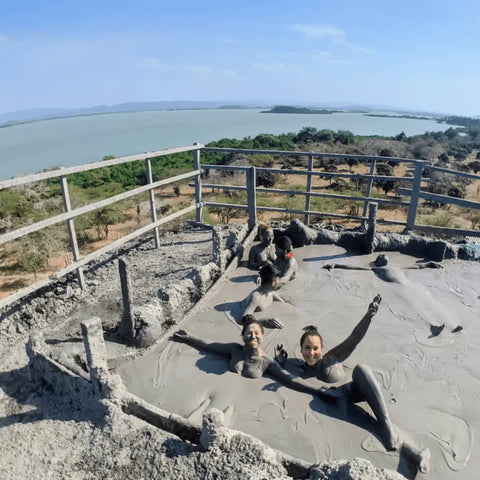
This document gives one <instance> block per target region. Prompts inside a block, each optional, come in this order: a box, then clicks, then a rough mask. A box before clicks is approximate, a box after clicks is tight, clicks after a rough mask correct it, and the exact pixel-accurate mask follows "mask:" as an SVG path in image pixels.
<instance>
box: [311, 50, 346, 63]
mask: <svg viewBox="0 0 480 480" xmlns="http://www.w3.org/2000/svg"><path fill="white" fill-rule="evenodd" d="M313 59H314V60H317V61H319V62H323V63H331V64H337V65H346V64H347V63H349V62H347V61H346V60H337V59H335V58H333V56H332V54H331V53H330V52H327V51H323V52H320V53H317V54H316V55H314V56H313Z"/></svg>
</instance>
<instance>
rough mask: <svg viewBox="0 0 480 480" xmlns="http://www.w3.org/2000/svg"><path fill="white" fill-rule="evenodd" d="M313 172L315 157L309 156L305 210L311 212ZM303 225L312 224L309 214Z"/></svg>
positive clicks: (305, 217)
mask: <svg viewBox="0 0 480 480" xmlns="http://www.w3.org/2000/svg"><path fill="white" fill-rule="evenodd" d="M312 171H313V156H312V155H309V156H308V175H307V195H306V196H305V210H306V211H307V212H308V211H310V193H311V192H312V175H311V172H312ZM303 223H304V224H305V225H308V224H309V223H310V215H309V214H308V213H306V214H305V216H304V217H303Z"/></svg>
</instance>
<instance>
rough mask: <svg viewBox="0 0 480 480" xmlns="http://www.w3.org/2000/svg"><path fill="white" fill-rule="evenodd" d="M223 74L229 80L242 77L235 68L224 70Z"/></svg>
mask: <svg viewBox="0 0 480 480" xmlns="http://www.w3.org/2000/svg"><path fill="white" fill-rule="evenodd" d="M222 76H223V78H225V79H227V80H238V79H239V78H240V76H239V75H238V73H237V72H235V71H234V70H224V71H223V73H222Z"/></svg>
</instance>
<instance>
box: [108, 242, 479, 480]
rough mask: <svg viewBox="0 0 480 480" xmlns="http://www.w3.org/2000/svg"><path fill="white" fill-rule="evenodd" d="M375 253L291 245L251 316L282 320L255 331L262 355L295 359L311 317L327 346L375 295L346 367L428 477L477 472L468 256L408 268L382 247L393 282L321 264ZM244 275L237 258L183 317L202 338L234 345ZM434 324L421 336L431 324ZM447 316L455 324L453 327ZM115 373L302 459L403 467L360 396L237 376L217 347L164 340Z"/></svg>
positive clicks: (475, 325) (182, 408)
mask: <svg viewBox="0 0 480 480" xmlns="http://www.w3.org/2000/svg"><path fill="white" fill-rule="evenodd" d="M377 254H378V252H376V253H375V254H372V255H358V256H350V255H347V254H346V252H345V250H344V249H343V248H340V247H337V246H333V245H312V246H306V247H303V248H298V249H295V257H296V258H297V261H298V263H299V274H298V277H297V279H296V280H294V281H293V282H290V283H289V284H288V285H286V286H284V287H282V288H281V290H280V292H279V293H280V295H281V296H282V297H283V298H285V299H286V300H287V302H286V303H279V302H275V303H274V304H273V305H272V306H271V307H270V308H269V309H268V310H267V311H265V312H260V313H258V314H256V315H257V317H258V318H269V317H276V318H279V319H280V320H281V321H282V322H283V324H284V328H283V329H282V330H266V335H265V342H264V345H263V347H264V350H265V351H266V352H267V353H268V354H269V355H273V354H274V348H275V346H276V345H277V344H279V343H281V344H283V345H284V347H285V348H286V349H287V351H288V352H289V366H290V367H291V368H293V369H295V368H296V367H298V363H299V362H298V361H297V360H296V359H299V358H300V348H299V345H298V341H299V338H300V335H301V333H302V327H304V326H305V325H310V324H315V325H317V326H318V328H319V330H320V332H321V333H322V335H323V337H324V349H325V350H328V348H332V347H334V346H335V345H337V344H338V343H339V342H341V341H342V340H344V339H345V338H346V337H347V336H348V334H349V333H350V332H351V330H352V329H353V327H354V326H355V325H356V323H357V322H358V321H359V320H360V319H361V318H362V316H363V315H364V313H365V312H366V310H367V307H368V304H369V302H370V301H371V300H372V299H373V297H374V296H375V295H376V294H377V293H380V294H381V296H382V298H383V300H382V303H381V305H380V308H379V311H378V313H377V315H376V316H375V317H374V319H373V321H372V324H371V326H370V329H369V331H368V332H367V334H366V336H365V338H364V339H363V340H362V342H361V343H360V344H359V346H358V347H357V349H356V350H355V351H354V353H353V354H352V355H351V357H350V358H349V359H347V361H346V362H345V364H346V366H347V370H348V369H350V370H351V369H353V367H354V366H355V365H356V364H358V363H365V364H367V365H369V366H370V367H371V368H372V369H373V371H374V373H375V376H376V378H377V379H378V381H379V383H380V385H381V386H382V390H383V394H384V396H385V399H386V402H387V406H388V409H389V412H390V417H391V419H392V421H393V422H394V423H395V424H396V425H397V426H398V428H399V429H400V430H401V432H402V433H403V434H404V435H406V436H408V437H410V438H411V439H413V440H414V442H415V443H416V444H417V445H419V446H420V447H427V448H429V449H430V452H431V471H430V473H429V476H430V477H431V478H435V479H440V480H446V479H449V480H450V479H472V478H475V475H476V472H478V471H479V470H480V459H478V458H476V457H475V455H472V452H474V451H475V450H476V448H475V442H478V440H477V439H478V438H479V436H480V425H479V421H478V418H479V417H478V407H477V402H478V398H479V396H480V371H479V367H478V365H480V343H479V341H478V338H480V325H479V318H480V316H479V312H480V297H479V295H480V292H479V289H480V264H479V263H478V262H465V261H459V260H446V261H445V262H444V268H443V269H422V270H409V269H402V267H408V266H411V265H413V264H414V263H415V262H417V261H418V259H417V258H414V257H410V256H407V255H403V254H400V253H396V252H389V253H388V255H389V257H390V265H392V266H395V267H396V268H400V269H402V270H401V271H402V275H401V276H399V279H400V280H401V281H399V282H387V281H384V280H383V279H382V278H379V277H378V276H377V275H376V274H375V273H374V272H372V271H355V270H341V269H334V270H326V269H323V268H322V266H323V265H324V264H325V263H335V262H336V263H350V264H354V265H358V266H364V267H366V266H370V265H371V264H372V262H373V260H374V259H375V257H376V255H377ZM244 258H245V257H244ZM255 278H256V273H255V272H252V271H250V270H248V269H247V268H245V267H239V268H238V269H236V270H235V271H234V273H233V274H232V275H231V278H230V279H229V281H228V282H227V283H226V284H225V285H224V287H223V288H222V289H221V290H220V291H218V292H216V293H215V294H214V295H213V296H211V298H209V299H208V301H207V302H206V303H205V304H204V305H203V307H202V308H201V309H200V310H199V311H198V312H197V313H196V314H195V315H194V316H192V317H191V318H189V320H188V322H187V323H186V324H185V325H184V327H185V328H187V329H188V330H189V331H190V332H192V333H193V334H195V335H197V336H200V337H202V338H205V339H210V340H213V341H218V342H232V341H238V342H239V343H241V336H240V331H241V327H240V325H239V324H238V322H237V320H238V317H239V311H240V308H239V306H240V304H239V302H240V301H241V300H242V299H244V298H245V297H246V296H247V295H248V294H249V293H250V292H251V291H252V290H253V289H254V288H255V284H254V281H255ZM443 324H444V325H445V327H444V328H443V329H442V331H441V332H440V333H439V334H438V335H432V326H440V325H443ZM458 325H461V326H462V327H463V329H461V330H460V331H457V332H453V330H454V329H455V327H456V326H458ZM118 373H119V374H120V375H121V377H122V379H123V381H124V383H125V385H126V386H127V388H128V389H129V390H130V391H131V392H133V393H134V394H136V395H138V396H139V397H141V398H143V399H145V400H147V401H148V402H149V403H151V404H153V405H156V406H158V407H161V408H163V409H165V410H167V411H171V412H175V413H178V414H180V415H182V416H184V417H186V418H188V419H190V420H192V421H193V422H196V423H198V424H200V422H201V417H202V414H203V413H204V412H205V411H206V410H207V409H208V408H211V407H215V408H218V409H220V410H223V411H224V412H225V413H226V415H227V418H228V419H229V426H230V427H231V428H233V429H236V430H241V431H243V432H246V433H249V434H251V435H254V436H255V437H257V438H259V439H261V440H263V441H264V442H265V443H266V444H267V445H269V446H271V447H274V448H276V449H278V450H280V451H283V452H285V453H288V454H291V455H294V456H296V457H299V458H301V459H304V460H306V461H308V462H312V463H313V462H319V461H333V460H339V459H343V458H353V457H363V458H365V459H367V460H369V461H371V462H372V463H373V464H374V465H376V466H378V467H382V468H387V469H391V470H398V471H402V473H404V470H402V468H403V467H402V465H401V463H402V460H401V458H400V457H399V455H398V454H397V453H395V452H386V450H385V448H384V446H383V445H382V443H381V441H380V439H379V436H378V430H377V424H376V421H375V420H374V418H373V417H372V416H371V412H370V410H369V407H368V406H367V405H366V404H365V403H361V404H358V405H355V406H353V405H348V404H346V403H344V402H343V401H340V402H339V403H338V404H336V405H331V404H327V403H325V402H324V401H322V400H320V399H319V398H314V397H313V396H312V395H309V394H305V393H300V392H296V391H293V390H290V389H288V388H286V387H284V386H282V385H280V384H279V383H278V382H276V381H275V380H273V379H270V378H266V377H263V378H260V379H249V378H244V377H242V376H240V375H238V374H235V373H232V372H230V371H228V364H227V361H226V360H225V359H224V358H222V357H221V356H217V355H213V354H208V353H202V352H199V351H197V350H196V349H195V348H192V347H190V346H188V345H186V344H181V343H176V342H172V341H169V340H166V341H162V342H160V343H157V344H156V345H154V346H153V347H151V348H150V349H149V350H148V351H147V352H146V353H145V354H144V355H143V356H141V357H139V358H137V359H135V360H132V361H127V362H125V363H124V364H122V365H121V366H120V367H119V368H118ZM309 381H311V382H312V384H318V383H319V382H318V380H315V379H312V380H309ZM414 476H415V475H413V476H412V475H410V476H409V477H410V478H414Z"/></svg>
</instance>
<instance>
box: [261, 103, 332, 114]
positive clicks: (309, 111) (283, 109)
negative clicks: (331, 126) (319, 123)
mask: <svg viewBox="0 0 480 480" xmlns="http://www.w3.org/2000/svg"><path fill="white" fill-rule="evenodd" d="M260 113H303V114H305V113H307V114H314V115H317V114H320V115H326V114H329V113H341V110H326V109H321V110H316V109H314V108H308V107H290V106H287V105H278V106H276V107H273V108H271V109H270V110H263V111H262V112H260Z"/></svg>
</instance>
